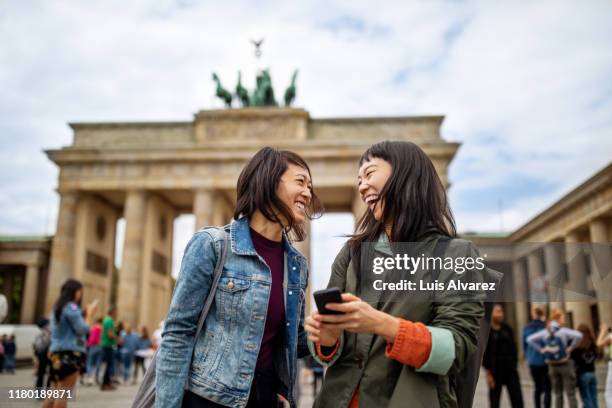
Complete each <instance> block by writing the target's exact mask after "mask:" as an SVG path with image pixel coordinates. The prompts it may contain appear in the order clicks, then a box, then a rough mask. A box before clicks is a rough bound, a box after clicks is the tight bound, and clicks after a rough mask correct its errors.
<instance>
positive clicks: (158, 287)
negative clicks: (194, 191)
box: [133, 195, 176, 328]
mask: <svg viewBox="0 0 612 408" xmlns="http://www.w3.org/2000/svg"><path fill="white" fill-rule="evenodd" d="M145 207H146V210H145V222H144V234H143V235H144V240H143V243H142V272H141V274H140V281H139V287H140V298H139V299H138V300H139V307H138V314H137V316H138V317H137V319H136V321H135V322H133V324H137V325H142V324H144V325H146V326H147V327H149V328H155V327H157V326H158V325H159V322H160V321H161V320H163V319H165V318H166V314H167V313H168V307H169V306H170V300H171V298H172V278H171V272H172V235H173V226H174V218H175V217H176V212H175V210H174V208H173V207H172V205H171V204H170V203H169V202H168V201H166V200H165V199H163V198H162V197H160V196H157V195H150V196H149V197H148V199H147V202H146V205H145Z"/></svg>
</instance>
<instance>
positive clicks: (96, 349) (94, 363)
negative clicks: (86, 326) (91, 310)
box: [86, 318, 102, 385]
mask: <svg viewBox="0 0 612 408" xmlns="http://www.w3.org/2000/svg"><path fill="white" fill-rule="evenodd" d="M101 339H102V318H98V320H96V323H95V324H94V325H93V326H91V329H90V330H89V337H87V367H86V372H87V380H86V383H87V385H93V384H94V383H95V384H99V383H100V375H99V374H100V364H101V362H102V346H100V341H101Z"/></svg>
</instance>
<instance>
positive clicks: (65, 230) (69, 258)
mask: <svg viewBox="0 0 612 408" xmlns="http://www.w3.org/2000/svg"><path fill="white" fill-rule="evenodd" d="M78 198H79V196H78V194H77V193H76V192H69V193H61V195H60V205H59V214H58V217H57V228H56V230H55V235H54V237H53V243H52V245H51V261H50V266H49V279H48V282H49V284H48V288H47V294H46V299H45V314H47V313H48V312H50V311H51V309H52V308H53V304H54V303H55V301H56V300H57V297H58V296H59V293H60V288H61V287H62V285H63V284H64V282H65V281H66V279H68V278H71V277H72V276H73V273H74V271H73V264H74V256H73V249H74V236H75V231H76V209H77V203H78Z"/></svg>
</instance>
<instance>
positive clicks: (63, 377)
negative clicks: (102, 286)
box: [43, 279, 96, 408]
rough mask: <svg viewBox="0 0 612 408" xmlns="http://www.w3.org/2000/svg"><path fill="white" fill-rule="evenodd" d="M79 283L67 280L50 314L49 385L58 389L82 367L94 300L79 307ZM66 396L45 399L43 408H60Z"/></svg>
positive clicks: (66, 385)
mask: <svg viewBox="0 0 612 408" xmlns="http://www.w3.org/2000/svg"><path fill="white" fill-rule="evenodd" d="M82 299H83V285H82V284H81V282H79V281H78V280H75V279H68V280H67V281H66V282H65V283H64V284H63V285H62V288H61V290H60V296H59V298H58V300H57V302H55V305H54V306H53V313H52V314H51V345H50V347H49V360H50V362H51V386H52V388H57V389H60V390H69V389H72V388H73V387H74V384H75V383H76V380H77V378H78V377H79V374H80V373H81V372H82V371H84V368H85V351H86V349H85V340H86V338H87V334H88V333H89V326H90V325H91V319H92V315H93V311H94V310H95V307H96V303H95V301H94V303H92V304H90V305H88V306H87V307H85V311H84V312H83V311H82V310H81V306H80V305H81V300H82ZM66 405H67V399H65V398H64V399H55V400H54V399H53V398H48V399H47V400H45V402H44V404H43V407H45V408H51V407H53V408H62V407H65V406H66Z"/></svg>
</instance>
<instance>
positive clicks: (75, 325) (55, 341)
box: [49, 302, 89, 353]
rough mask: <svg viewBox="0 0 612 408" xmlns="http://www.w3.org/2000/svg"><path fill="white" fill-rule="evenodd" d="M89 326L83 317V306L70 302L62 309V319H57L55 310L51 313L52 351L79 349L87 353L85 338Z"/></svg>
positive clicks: (50, 348)
mask: <svg viewBox="0 0 612 408" xmlns="http://www.w3.org/2000/svg"><path fill="white" fill-rule="evenodd" d="M87 333H89V326H88V325H87V322H85V319H84V318H83V312H82V311H81V308H80V307H79V306H78V305H77V304H76V303H74V302H68V303H66V305H65V306H64V308H63V309H62V314H61V316H60V321H59V322H57V321H56V320H55V311H53V312H52V314H51V346H50V347H49V350H50V351H51V352H52V353H56V352H58V351H79V352H81V353H85V350H86V348H85V340H86V337H87Z"/></svg>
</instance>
